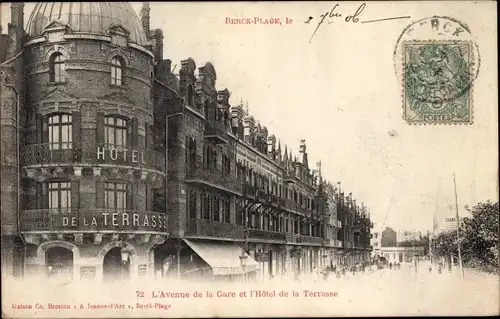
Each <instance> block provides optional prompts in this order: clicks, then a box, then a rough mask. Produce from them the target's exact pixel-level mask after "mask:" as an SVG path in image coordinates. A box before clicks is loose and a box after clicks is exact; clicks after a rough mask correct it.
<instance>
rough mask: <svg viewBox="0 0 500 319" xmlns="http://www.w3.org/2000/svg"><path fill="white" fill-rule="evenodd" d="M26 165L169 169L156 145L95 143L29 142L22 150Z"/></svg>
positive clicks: (162, 170) (161, 170) (163, 155)
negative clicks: (153, 147)
mask: <svg viewBox="0 0 500 319" xmlns="http://www.w3.org/2000/svg"><path fill="white" fill-rule="evenodd" d="M21 158H22V161H23V165H25V166H32V165H46V164H61V163H78V164H92V165H97V164H109V165H123V166H132V167H142V168H148V169H153V170H156V171H160V172H164V171H165V154H163V153H160V152H158V151H155V150H152V149H144V148H127V147H124V146H116V147H115V146H113V145H109V144H93V143H90V144H88V143H82V144H79V143H74V142H67V143H43V144H28V145H26V146H25V147H24V148H23V149H22V151H21Z"/></svg>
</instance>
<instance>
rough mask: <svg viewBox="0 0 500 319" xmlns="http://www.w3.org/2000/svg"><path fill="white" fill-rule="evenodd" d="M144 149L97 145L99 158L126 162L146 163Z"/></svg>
mask: <svg viewBox="0 0 500 319" xmlns="http://www.w3.org/2000/svg"><path fill="white" fill-rule="evenodd" d="M145 157H146V155H145V154H144V151H139V150H135V149H133V150H128V149H126V148H121V147H119V148H117V147H112V146H110V147H103V146H97V160H98V161H99V160H102V161H110V160H111V161H120V162H126V163H140V164H144V165H145V164H146V160H145Z"/></svg>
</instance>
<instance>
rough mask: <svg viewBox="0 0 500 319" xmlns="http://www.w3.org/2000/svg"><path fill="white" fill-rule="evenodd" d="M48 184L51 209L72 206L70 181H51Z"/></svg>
mask: <svg viewBox="0 0 500 319" xmlns="http://www.w3.org/2000/svg"><path fill="white" fill-rule="evenodd" d="M47 186H48V195H49V201H48V202H49V208H50V209H61V208H65V209H68V208H71V183H70V182H51V183H48V185H47Z"/></svg>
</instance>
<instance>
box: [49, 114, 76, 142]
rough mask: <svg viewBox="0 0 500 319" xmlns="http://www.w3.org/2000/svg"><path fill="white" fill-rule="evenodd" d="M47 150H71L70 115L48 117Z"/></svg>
mask: <svg viewBox="0 0 500 319" xmlns="http://www.w3.org/2000/svg"><path fill="white" fill-rule="evenodd" d="M47 125H48V133H49V148H50V149H51V150H59V149H62V150H65V149H71V144H72V143H71V142H72V140H73V131H72V125H71V115H70V114H56V115H51V116H49V117H48V121H47Z"/></svg>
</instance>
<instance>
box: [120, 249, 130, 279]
mask: <svg viewBox="0 0 500 319" xmlns="http://www.w3.org/2000/svg"><path fill="white" fill-rule="evenodd" d="M120 247H121V249H120V259H121V267H120V279H123V275H124V273H123V268H124V267H125V266H126V265H127V264H128V263H129V260H130V249H129V248H128V247H127V246H125V244H124V243H123V242H122V243H121V244H120Z"/></svg>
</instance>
